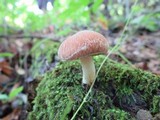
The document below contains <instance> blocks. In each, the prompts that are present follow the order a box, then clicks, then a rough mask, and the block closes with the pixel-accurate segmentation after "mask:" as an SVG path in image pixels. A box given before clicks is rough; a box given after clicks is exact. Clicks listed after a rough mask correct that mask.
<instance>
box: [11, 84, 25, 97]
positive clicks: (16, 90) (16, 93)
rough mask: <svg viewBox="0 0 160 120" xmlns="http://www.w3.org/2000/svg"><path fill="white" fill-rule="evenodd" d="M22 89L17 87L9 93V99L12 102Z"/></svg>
mask: <svg viewBox="0 0 160 120" xmlns="http://www.w3.org/2000/svg"><path fill="white" fill-rule="evenodd" d="M22 90H23V87H22V86H21V87H18V88H15V89H13V90H12V91H11V92H10V93H9V99H10V100H12V99H13V98H15V97H16V96H17V95H18V94H19V93H20V92H22Z"/></svg>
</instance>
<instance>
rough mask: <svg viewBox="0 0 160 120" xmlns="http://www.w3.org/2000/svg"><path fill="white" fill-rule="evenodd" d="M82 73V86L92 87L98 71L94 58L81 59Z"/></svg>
mask: <svg viewBox="0 0 160 120" xmlns="http://www.w3.org/2000/svg"><path fill="white" fill-rule="evenodd" d="M80 61H81V65H82V71H83V80H82V84H87V85H91V84H92V83H93V81H94V79H95V76H96V70H95V65H94V61H93V59H92V56H87V57H82V58H80Z"/></svg>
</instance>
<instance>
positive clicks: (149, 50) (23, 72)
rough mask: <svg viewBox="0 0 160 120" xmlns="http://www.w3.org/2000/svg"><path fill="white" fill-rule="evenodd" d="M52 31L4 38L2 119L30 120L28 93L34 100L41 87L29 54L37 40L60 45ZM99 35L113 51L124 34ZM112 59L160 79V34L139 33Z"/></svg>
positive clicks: (0, 68)
mask: <svg viewBox="0 0 160 120" xmlns="http://www.w3.org/2000/svg"><path fill="white" fill-rule="evenodd" d="M49 30H50V28H47V29H46V30H44V31H43V32H41V33H38V32H37V33H36V35H35V33H34V36H33V35H32V36H24V35H23V34H22V33H16V34H14V35H10V36H8V37H7V36H0V37H1V38H0V39H1V41H0V53H5V54H2V55H1V56H0V72H1V73H0V91H2V92H1V93H3V94H1V95H0V106H1V107H0V119H2V120H11V119H14V120H18V119H24V118H26V115H27V111H26V109H28V108H29V107H32V106H29V105H28V91H29V92H33V96H30V97H33V98H32V99H34V97H35V91H34V90H35V87H33V86H36V85H37V81H36V80H35V79H34V78H33V77H32V76H31V74H30V72H29V68H30V67H31V66H32V58H33V56H32V55H31V54H30V52H29V51H30V50H31V49H32V48H33V46H34V39H35V38H36V39H38V40H41V41H42V40H43V39H45V38H49V39H52V41H54V40H55V41H56V42H60V41H59V39H58V38H56V37H54V34H55V33H54V34H53V35H52V34H51V33H52V32H53V31H49ZM99 32H100V33H102V34H103V35H105V36H107V37H108V39H109V42H110V45H111V46H112V47H113V46H114V45H115V44H116V43H117V40H118V38H119V37H120V34H121V30H120V31H118V32H117V31H116V32H115V31H112V32H108V31H107V30H100V31H99ZM42 34H43V35H44V36H42ZM60 39H61V40H62V39H65V37H63V36H62V37H61V38H60ZM7 53H12V55H10V54H7ZM24 58H25V59H24ZM110 58H111V59H113V60H116V61H118V62H121V63H127V64H131V65H133V66H135V67H137V68H140V69H143V70H146V71H150V72H152V73H154V74H157V75H160V31H156V32H149V31H147V30H143V29H142V30H137V32H136V33H135V34H134V35H129V36H128V37H127V38H126V41H125V42H123V43H122V44H121V46H120V48H119V51H118V52H114V53H113V54H112V55H111V56H110ZM24 60H25V61H24ZM54 62H57V61H53V64H54ZM47 67H48V66H47V64H46V65H45V66H43V67H42V68H40V69H43V70H41V71H43V73H45V72H46V71H47V70H50V68H47ZM33 72H34V71H33ZM31 83H32V85H31ZM21 86H23V89H21ZM33 88H34V90H33ZM11 93H12V94H11Z"/></svg>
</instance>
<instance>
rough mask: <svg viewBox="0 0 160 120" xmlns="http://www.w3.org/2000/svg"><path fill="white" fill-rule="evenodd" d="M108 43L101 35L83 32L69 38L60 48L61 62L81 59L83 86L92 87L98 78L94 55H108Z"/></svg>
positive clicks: (88, 31) (87, 31)
mask: <svg viewBox="0 0 160 120" xmlns="http://www.w3.org/2000/svg"><path fill="white" fill-rule="evenodd" d="M108 47H109V44H108V41H107V39H106V38H105V37H104V36H103V35H101V34H100V33H97V32H94V31H90V30H83V31H80V32H77V33H76V34H74V35H72V36H70V37H68V38H67V39H66V40H65V41H63V42H62V44H61V45H60V47H59V50H58V56H59V58H60V59H61V60H63V61H65V60H75V59H80V62H81V65H82V71H83V79H82V84H86V85H88V86H90V85H91V84H92V83H93V81H94V79H95V78H96V70H95V65H94V61H93V59H92V56H93V55H98V54H107V51H108Z"/></svg>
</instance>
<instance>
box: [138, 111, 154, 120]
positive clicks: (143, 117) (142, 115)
mask: <svg viewBox="0 0 160 120" xmlns="http://www.w3.org/2000/svg"><path fill="white" fill-rule="evenodd" d="M136 118H137V120H152V115H151V113H150V112H149V111H147V110H143V109H140V110H139V111H138V112H137V115H136Z"/></svg>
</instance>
